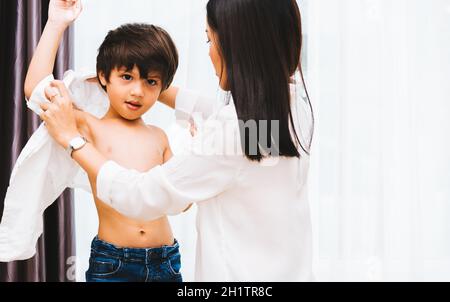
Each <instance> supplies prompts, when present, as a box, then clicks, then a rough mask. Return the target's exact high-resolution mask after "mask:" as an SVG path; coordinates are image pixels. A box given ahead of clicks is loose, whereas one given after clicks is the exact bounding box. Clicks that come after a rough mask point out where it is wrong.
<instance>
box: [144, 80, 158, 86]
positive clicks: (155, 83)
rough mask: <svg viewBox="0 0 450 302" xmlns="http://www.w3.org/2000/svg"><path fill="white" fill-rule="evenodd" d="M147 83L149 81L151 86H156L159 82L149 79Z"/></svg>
mask: <svg viewBox="0 0 450 302" xmlns="http://www.w3.org/2000/svg"><path fill="white" fill-rule="evenodd" d="M147 83H149V84H150V86H156V85H157V84H158V82H156V81H155V80H147Z"/></svg>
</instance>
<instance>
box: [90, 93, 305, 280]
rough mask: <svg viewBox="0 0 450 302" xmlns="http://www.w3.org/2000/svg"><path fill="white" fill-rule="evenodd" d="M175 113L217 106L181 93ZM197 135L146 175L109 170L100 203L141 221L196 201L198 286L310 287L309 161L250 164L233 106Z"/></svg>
mask: <svg viewBox="0 0 450 302" xmlns="http://www.w3.org/2000/svg"><path fill="white" fill-rule="evenodd" d="M176 107H177V108H176V109H177V111H181V112H185V113H187V114H193V113H194V112H198V111H201V112H202V113H203V115H204V116H205V115H206V116H208V115H209V114H204V113H205V112H207V113H209V112H211V107H212V103H210V105H208V104H207V103H205V102H204V101H203V100H201V99H199V98H197V97H195V96H194V95H191V94H189V93H185V92H180V93H179V95H178V97H177V100H176ZM294 114H295V116H297V114H300V113H299V112H297V111H296V112H294ZM297 126H298V125H296V129H297ZM199 128H200V129H199V133H198V134H197V135H196V137H195V138H193V139H192V141H191V143H189V144H186V148H185V150H184V152H183V154H178V155H175V156H174V157H173V158H172V159H171V160H169V161H168V162H167V163H165V164H164V165H162V166H157V167H155V168H153V169H151V170H150V171H148V172H147V173H139V172H137V171H133V170H127V169H125V168H122V167H120V166H119V165H118V164H116V163H114V162H112V161H109V162H107V163H106V164H104V165H103V167H102V168H101V170H100V172H99V174H98V177H97V191H98V197H99V198H100V199H101V200H102V201H104V202H106V203H107V204H109V205H110V206H112V207H113V208H115V209H116V210H118V211H119V212H121V213H123V214H124V215H127V216H130V217H132V218H136V219H143V220H149V219H154V218H157V217H159V216H160V215H162V214H163V213H166V214H175V213H178V212H179V211H180V210H182V209H184V208H186V206H187V205H188V204H189V203H191V202H197V206H198V214H197V223H196V224H197V236H198V238H197V250H196V263H195V280H196V281H311V280H312V279H313V276H312V251H311V250H312V242H311V240H312V239H311V237H312V236H311V233H312V232H311V221H310V211H309V205H308V200H307V175H308V169H309V157H308V156H307V155H306V154H304V153H303V154H302V157H301V158H300V159H298V158H278V159H275V160H274V161H273V160H272V161H271V160H266V161H264V162H263V164H258V163H255V162H251V161H249V160H248V159H247V158H246V157H245V156H244V155H243V154H242V151H241V148H240V145H239V128H238V120H237V114H236V109H235V106H234V103H233V101H232V100H231V102H230V103H229V104H223V105H222V106H219V107H218V108H216V110H214V113H212V114H210V115H209V116H208V119H207V120H206V121H205V122H204V124H203V125H202V126H201V127H199ZM300 134H301V133H300ZM236 146H237V148H235V147H236ZM233 150H234V152H233Z"/></svg>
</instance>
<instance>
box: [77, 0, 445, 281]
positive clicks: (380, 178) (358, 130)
mask: <svg viewBox="0 0 450 302" xmlns="http://www.w3.org/2000/svg"><path fill="white" fill-rule="evenodd" d="M274 1H275V0H274ZM206 2H207V1H206V0H164V1H162V0H130V1H123V0H95V1H84V4H85V10H84V12H83V14H82V16H81V17H80V18H79V20H77V22H76V25H75V36H76V44H75V45H76V48H75V61H76V62H75V63H76V64H75V66H76V68H77V69H80V68H90V69H94V68H95V57H96V54H97V48H98V46H99V45H100V43H101V41H102V40H103V38H104V36H105V35H106V33H107V31H108V30H110V29H113V28H115V27H117V26H119V25H121V24H123V23H126V22H141V21H142V22H148V23H153V24H156V25H160V26H162V27H163V28H165V29H167V30H168V31H169V33H170V34H171V35H172V37H173V38H174V40H175V43H176V44H177V46H178V49H179V53H180V68H179V70H178V73H177V75H176V77H175V84H176V85H180V86H184V87H188V88H192V89H201V90H203V91H204V92H206V93H209V94H210V95H212V96H214V95H215V94H216V92H217V88H218V84H217V80H216V78H215V76H214V72H213V69H212V66H211V65H210V62H209V58H208V47H207V45H206V35H205V33H204V30H205V23H206V10H205V5H206ZM298 2H299V4H300V8H301V10H302V14H303V17H304V23H305V24H304V25H305V28H304V32H305V34H306V36H305V53H304V55H305V57H304V62H305V69H306V75H307V82H308V88H309V90H310V94H311V99H312V103H313V106H314V109H315V114H316V132H315V140H314V146H313V153H312V165H311V174H310V203H311V207H312V215H313V229H314V259H315V260H314V270H315V274H316V278H317V280H318V281H349V280H351V281H422V280H426V281H428V280H445V281H450V239H449V238H450V155H449V154H450V143H449V135H448V133H449V129H450V120H449V119H447V117H448V116H450V88H449V87H450V85H448V83H447V82H448V79H449V78H450V56H449V53H450V51H449V50H450V49H449V48H450V31H449V28H450V1H448V0H428V1H420V0H299V1H298ZM146 121H147V122H149V123H153V124H156V125H158V126H160V127H162V128H163V129H165V130H166V131H168V132H169V136H170V132H171V124H172V122H173V115H172V114H171V111H170V110H168V109H166V108H164V107H163V106H161V105H158V106H157V107H155V108H152V109H151V111H150V113H149V114H148V115H147V116H146ZM76 199H77V201H76V215H77V221H76V226H77V256H78V262H77V280H79V281H82V280H84V271H85V270H86V269H87V266H88V258H89V252H90V248H89V245H90V241H91V240H92V238H93V236H95V234H96V233H97V218H96V212H95V207H94V204H93V202H92V200H91V198H90V196H89V195H88V194H85V193H83V192H78V191H77V192H76ZM171 222H172V226H173V229H174V233H175V236H176V237H177V238H178V239H179V241H180V243H181V253H182V261H183V268H182V271H183V274H184V279H185V280H186V281H192V280H193V265H194V258H195V208H194V209H193V210H190V211H189V212H188V213H187V214H183V215H181V216H179V217H173V218H171Z"/></svg>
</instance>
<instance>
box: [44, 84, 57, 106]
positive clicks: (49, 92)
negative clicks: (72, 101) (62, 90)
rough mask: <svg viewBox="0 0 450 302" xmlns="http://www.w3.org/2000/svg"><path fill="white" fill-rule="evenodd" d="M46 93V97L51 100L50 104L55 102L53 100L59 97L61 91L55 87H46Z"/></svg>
mask: <svg viewBox="0 0 450 302" xmlns="http://www.w3.org/2000/svg"><path fill="white" fill-rule="evenodd" d="M44 92H45V97H46V98H47V99H48V100H50V102H53V98H54V97H56V96H58V95H59V90H58V89H57V88H55V87H50V86H48V87H45V89H44Z"/></svg>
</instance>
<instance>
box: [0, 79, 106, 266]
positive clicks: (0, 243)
mask: <svg viewBox="0 0 450 302" xmlns="http://www.w3.org/2000/svg"><path fill="white" fill-rule="evenodd" d="M95 77H96V74H95V73H92V72H81V73H75V72H73V71H68V72H66V73H65V75H64V83H65V84H66V86H67V87H68V88H69V91H70V92H71V94H72V95H73V97H74V100H75V105H76V106H77V107H78V108H80V109H82V110H84V111H86V112H90V113H91V114H93V115H94V116H96V117H99V118H100V117H102V116H104V115H105V114H106V112H107V111H108V108H109V101H108V97H107V95H106V93H104V92H103V90H102V89H101V87H100V86H99V85H98V84H97V83H95V82H94V83H92V82H88V81H87V80H88V79H90V78H95ZM53 79H54V78H53V76H52V75H50V76H48V77H46V78H45V79H43V80H42V81H41V82H40V83H39V84H38V85H37V86H36V88H35V89H34V91H33V93H32V95H31V97H30V100H29V101H28V102H27V105H28V107H29V108H30V109H31V110H33V111H34V112H36V113H37V114H40V113H41V112H42V110H41V109H40V107H39V103H42V102H48V101H47V100H46V99H45V93H44V89H45V87H47V86H48V85H49V84H50V82H51V81H52V80H53ZM69 187H71V188H82V189H84V190H86V191H88V192H91V188H90V185H89V181H88V178H87V175H86V173H85V172H84V171H83V170H82V169H81V168H80V167H79V166H78V164H77V163H76V162H75V161H73V160H72V158H71V157H70V156H69V155H68V154H67V152H66V151H65V150H64V149H63V148H62V147H60V146H59V145H58V144H57V143H56V142H55V141H54V140H53V139H52V138H51V137H50V135H49V134H48V131H47V128H45V126H43V125H41V126H40V127H39V128H38V129H37V130H36V132H35V133H34V134H33V136H32V137H31V138H30V140H29V141H28V142H27V144H26V146H25V148H24V149H23V150H22V152H21V153H20V156H19V158H18V159H17V161H16V163H15V165H14V168H13V171H12V174H11V178H10V182H9V187H8V190H7V193H6V196H5V202H4V212H3V216H2V220H1V224H0V262H10V261H15V260H25V259H29V258H31V257H33V256H34V255H35V253H36V243H37V240H38V239H39V237H40V235H41V234H42V230H43V213H44V210H45V209H46V208H47V207H49V206H50V205H51V204H52V203H53V202H54V201H55V200H56V199H57V198H58V197H59V196H60V195H61V194H62V193H63V191H64V190H65V189H66V188H69Z"/></svg>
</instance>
